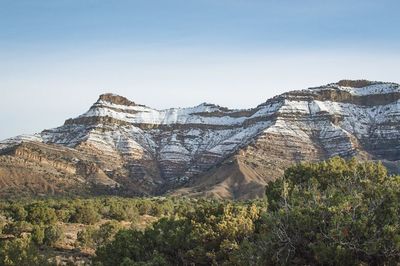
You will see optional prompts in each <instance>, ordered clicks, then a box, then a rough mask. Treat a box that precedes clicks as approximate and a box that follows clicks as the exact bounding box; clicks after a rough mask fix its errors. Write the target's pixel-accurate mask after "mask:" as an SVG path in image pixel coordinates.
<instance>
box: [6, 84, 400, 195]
mask: <svg viewBox="0 0 400 266" xmlns="http://www.w3.org/2000/svg"><path fill="white" fill-rule="evenodd" d="M399 99H400V87H399V85H398V84H395V83H388V82H377V81H374V82H372V81H366V80H356V81H351V80H342V81H339V82H337V83H331V84H328V85H325V86H320V87H314V88H309V89H305V90H297V91H289V92H286V93H283V94H281V95H278V96H275V97H273V98H271V99H269V100H267V101H266V102H264V103H262V104H260V105H258V106H257V107H255V108H249V109H228V108H225V107H221V106H218V105H215V104H208V103H202V104H200V105H197V106H195V107H186V108H169V109H164V110H156V109H153V108H150V107H147V106H145V105H139V104H136V103H135V102H133V101H131V100H129V99H127V98H125V97H122V96H119V95H115V94H111V93H106V94H102V95H100V97H99V99H98V100H97V101H96V102H95V103H94V104H93V105H92V106H91V107H90V109H89V110H88V111H87V112H85V113H84V114H82V115H80V116H78V117H76V118H71V119H67V120H66V121H65V123H64V125H63V126H60V127H58V128H54V129H49V130H44V131H42V132H41V133H38V134H34V135H30V136H19V137H16V138H11V139H8V140H5V141H2V142H0V180H1V178H3V179H4V180H7V178H6V177H2V172H5V173H8V174H9V173H12V172H13V171H14V172H15V167H14V166H13V163H10V161H13V160H15V161H16V162H15V164H16V165H18V167H19V169H25V168H26V173H24V174H20V175H24V176H23V178H22V177H21V176H18V174H16V177H15V179H16V180H18V178H20V179H21V178H22V179H27V178H26V176H27V175H28V176H29V174H27V173H31V175H37V176H39V173H36V172H37V171H36V170H35V167H37V168H38V169H39V170H40V171H39V172H42V173H46V174H45V175H46V176H47V175H48V176H49V177H48V178H51V177H52V176H54V175H55V174H56V176H57V178H58V179H62V180H63V182H64V183H71V180H72V179H74V178H75V179H76V177H78V180H80V182H81V183H79V182H78V181H77V182H78V183H76V184H75V185H76V186H78V187H80V189H82V187H83V188H85V187H87V190H88V191H89V190H90V191H100V193H103V192H104V191H107V192H110V193H116V194H120V193H122V194H124V195H125V194H126V195H163V194H166V193H168V194H174V195H203V196H210V195H211V196H215V197H219V198H253V197H259V196H262V191H263V187H264V186H265V185H266V184H267V183H268V182H269V181H271V180H274V179H276V178H277V177H279V176H280V175H281V174H282V172H283V169H284V168H285V167H287V166H288V165H290V164H292V163H296V162H300V161H303V160H307V161H308V160H310V161H317V160H323V159H326V158H329V157H332V156H342V157H352V156H356V157H358V158H360V159H375V160H384V161H388V162H389V164H390V165H391V166H392V168H393V169H397V167H398V166H397V161H398V160H399V158H400V152H399V147H400V134H398V133H397V132H398V130H399V129H400V123H399V122H400V115H399ZM54 147H57V149H59V151H58V152H53V151H51V150H52V149H54ZM29 153H31V155H29ZM32 154H33V155H32ZM21 158H22V159H23V160H25V161H26V164H28V162H29V163H33V164H35V165H36V166H35V167H33V166H32V165H29V167H28V166H26V167H25V166H21V165H24V162H20V161H18V160H17V159H21ZM38 158H39V159H38ZM5 159H7V160H8V163H5V162H2V161H4V160H5ZM17 161H18V162H17ZM59 165H68V167H69V168H68V167H67V168H68V169H69V170H68V171H69V172H68V171H67V170H66V169H67V168H65V169H64V168H62V167H61V168H60V167H58V166H59ZM24 167H25V168H24ZM57 167H58V168H57ZM223 169H224V170H223ZM3 175H4V176H5V174H3ZM9 175H11V176H12V174H9ZM11 179H12V178H11ZM4 183H5V184H6V183H7V182H6V181H4ZM11 183H12V182H11ZM56 183H57V182H56ZM61 183H62V182H61ZM7 186H9V185H4V188H7ZM60 186H61V187H60V190H61V191H62V189H61V188H62V185H60ZM71 186H72V187H73V185H71ZM14 187H15V186H14ZM16 187H20V186H16ZM99 187H101V188H99ZM21 189H22V190H24V188H23V187H22V188H21ZM6 190H7V189H6ZM31 190H32V189H31ZM83 190H85V189H83ZM2 191H3V189H2V188H1V187H0V194H2ZM53 191H57V189H55V188H53ZM31 192H33V193H36V191H35V190H34V189H33V190H32V191H31ZM41 192H44V193H46V191H45V190H44V191H41ZM53 193H55V194H57V193H59V192H53ZM83 193H85V192H83Z"/></svg>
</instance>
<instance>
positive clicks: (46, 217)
mask: <svg viewBox="0 0 400 266" xmlns="http://www.w3.org/2000/svg"><path fill="white" fill-rule="evenodd" d="M27 221H28V222H30V223H32V224H46V225H49V224H54V223H55V222H56V221H57V215H56V212H55V210H54V209H53V208H50V207H48V206H46V205H44V204H43V203H35V204H32V205H30V206H28V217H27Z"/></svg>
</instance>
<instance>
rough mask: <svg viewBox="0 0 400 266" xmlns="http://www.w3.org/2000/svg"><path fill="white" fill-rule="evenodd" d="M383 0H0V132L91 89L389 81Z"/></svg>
mask: <svg viewBox="0 0 400 266" xmlns="http://www.w3.org/2000/svg"><path fill="white" fill-rule="evenodd" d="M398 10H400V3H399V1H395V0H380V1H376V0H375V1H371V0H362V1H361V0H347V1H342V0H335V1H332V0H325V1H321V0H319V1H315V0H302V1H299V0H291V1H289V0H280V1H278V0H276V1H275V0H263V1H261V0H197V1H194V0H164V1H152V0H143V1H135V0H131V1H122V0H113V1H111V0H109V1H104V0H35V1H32V0H17V1H16V0H0V92H1V99H2V104H1V105H0V124H1V125H2V128H1V130H0V139H3V138H6V137H10V136H13V135H17V134H22V133H32V132H37V131H40V130H42V129H44V128H50V127H55V126H58V125H61V124H62V123H63V121H64V120H65V119H66V118H69V117H73V116H76V115H79V114H80V113H82V112H84V111H85V110H86V109H88V108H89V106H90V105H91V104H92V103H93V102H94V101H95V100H96V98H97V97H98V94H100V93H102V92H115V93H119V94H122V95H124V96H127V97H128V98H130V99H132V100H134V101H136V102H138V103H141V104H146V105H149V106H152V107H155V108H168V107H174V106H193V105H197V104H199V103H201V102H205V101H206V102H213V103H217V104H220V105H224V106H228V107H231V108H235V107H236V108H248V107H252V106H255V105H257V104H260V103H262V102H264V101H265V100H266V99H268V98H270V97H272V96H274V95H276V94H278V93H281V92H284V91H287V90H291V89H302V88H305V87H310V86H315V85H321V84H326V83H330V82H334V81H337V80H339V79H342V78H352V79H359V78H366V79H371V80H384V81H394V82H400V76H399V72H400V68H399V62H400V61H399V59H400V52H399V51H400V50H399V48H400V30H399V26H400V16H399V15H398Z"/></svg>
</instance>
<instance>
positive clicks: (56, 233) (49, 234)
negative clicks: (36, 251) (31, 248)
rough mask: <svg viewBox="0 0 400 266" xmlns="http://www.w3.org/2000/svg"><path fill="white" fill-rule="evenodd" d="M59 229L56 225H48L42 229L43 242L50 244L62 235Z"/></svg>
mask: <svg viewBox="0 0 400 266" xmlns="http://www.w3.org/2000/svg"><path fill="white" fill-rule="evenodd" d="M62 234H63V233H62V231H61V229H60V228H59V227H58V226H56V225H50V226H48V227H46V229H44V238H43V243H44V244H45V245H47V246H52V245H54V243H56V242H57V241H58V240H60V238H61V237H62Z"/></svg>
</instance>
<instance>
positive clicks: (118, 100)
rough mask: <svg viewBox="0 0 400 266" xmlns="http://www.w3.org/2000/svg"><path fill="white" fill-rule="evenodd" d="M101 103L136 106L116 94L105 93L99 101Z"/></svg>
mask: <svg viewBox="0 0 400 266" xmlns="http://www.w3.org/2000/svg"><path fill="white" fill-rule="evenodd" d="M99 101H104V102H108V103H112V104H117V105H125V106H136V103H134V102H132V101H130V100H129V99H127V98H125V97H123V96H120V95H117V94H114V93H104V94H101V95H100V96H99V99H98V100H97V102H99Z"/></svg>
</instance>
